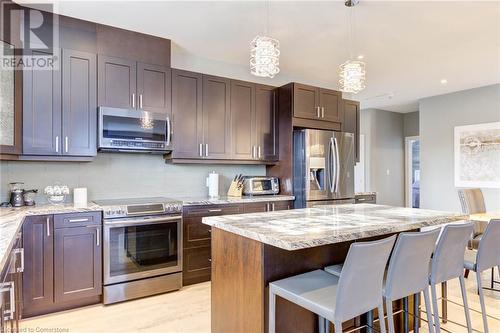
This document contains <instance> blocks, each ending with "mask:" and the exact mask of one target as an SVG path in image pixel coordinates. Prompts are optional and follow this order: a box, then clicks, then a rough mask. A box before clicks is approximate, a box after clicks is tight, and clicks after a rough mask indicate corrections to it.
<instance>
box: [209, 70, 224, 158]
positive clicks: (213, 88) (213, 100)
mask: <svg viewBox="0 0 500 333" xmlns="http://www.w3.org/2000/svg"><path fill="white" fill-rule="evenodd" d="M229 93H230V80H229V79H225V78H221V77H216V76H208V75H203V144H204V147H203V148H204V156H205V158H209V159H227V158H231V131H230V128H231V126H230V121H231V114H230V102H229Z"/></svg>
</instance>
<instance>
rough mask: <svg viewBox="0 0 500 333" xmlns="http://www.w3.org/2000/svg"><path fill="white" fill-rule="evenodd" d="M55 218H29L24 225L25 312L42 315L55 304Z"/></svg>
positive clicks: (26, 313)
mask: <svg viewBox="0 0 500 333" xmlns="http://www.w3.org/2000/svg"><path fill="white" fill-rule="evenodd" d="M53 231H54V228H53V218H52V215H50V216H30V217H27V218H26V220H25V221H24V224H23V244H24V273H23V313H24V314H25V315H26V316H28V315H33V314H37V313H40V312H43V311H44V309H46V308H48V307H50V306H51V305H52V304H53V303H54V261H53V260H54V241H53V237H54V235H53Z"/></svg>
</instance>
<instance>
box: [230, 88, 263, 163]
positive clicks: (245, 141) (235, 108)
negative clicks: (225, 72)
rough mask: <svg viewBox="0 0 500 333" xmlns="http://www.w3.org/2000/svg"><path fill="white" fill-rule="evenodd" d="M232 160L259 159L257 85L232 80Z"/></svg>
mask: <svg viewBox="0 0 500 333" xmlns="http://www.w3.org/2000/svg"><path fill="white" fill-rule="evenodd" d="M231 131H232V137H231V142H232V158H234V159H238V160H251V159H255V158H257V153H256V149H255V150H254V146H255V145H256V144H255V142H256V126H255V84H254V83H250V82H243V81H234V80H231Z"/></svg>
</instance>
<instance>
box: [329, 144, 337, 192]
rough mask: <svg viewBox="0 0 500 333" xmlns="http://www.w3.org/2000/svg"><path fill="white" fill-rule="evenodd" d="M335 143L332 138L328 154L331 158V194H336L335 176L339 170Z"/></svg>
mask: <svg viewBox="0 0 500 333" xmlns="http://www.w3.org/2000/svg"><path fill="white" fill-rule="evenodd" d="M334 145H335V143H334V141H333V138H330V145H329V146H330V147H329V148H330V149H329V152H328V155H329V156H330V158H329V161H328V171H329V173H328V178H329V179H328V182H329V187H330V192H331V193H334V191H335V174H336V173H337V170H336V169H335V165H336V160H337V157H336V156H335V150H334Z"/></svg>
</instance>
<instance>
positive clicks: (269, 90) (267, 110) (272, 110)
mask: <svg viewBox="0 0 500 333" xmlns="http://www.w3.org/2000/svg"><path fill="white" fill-rule="evenodd" d="M255 108H256V112H255V118H256V125H257V141H256V142H257V143H256V144H257V147H260V156H258V157H259V158H260V159H262V160H265V161H277V160H278V149H277V138H278V136H277V133H276V111H277V109H276V90H275V88H274V87H271V86H265V85H261V84H258V85H257V88H256V97H255ZM258 152H259V151H257V153H258ZM258 155H259V154H258Z"/></svg>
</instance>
